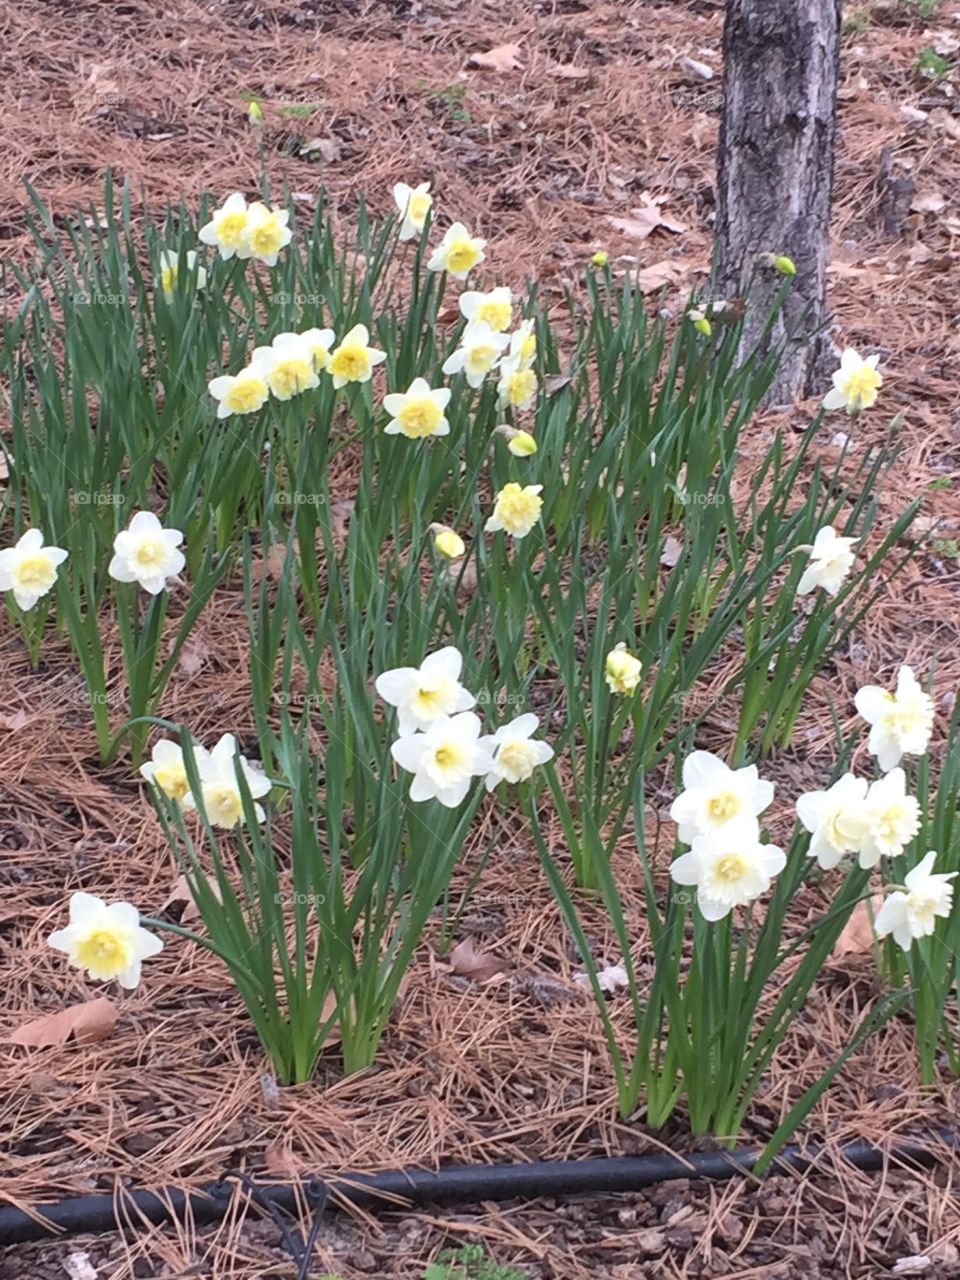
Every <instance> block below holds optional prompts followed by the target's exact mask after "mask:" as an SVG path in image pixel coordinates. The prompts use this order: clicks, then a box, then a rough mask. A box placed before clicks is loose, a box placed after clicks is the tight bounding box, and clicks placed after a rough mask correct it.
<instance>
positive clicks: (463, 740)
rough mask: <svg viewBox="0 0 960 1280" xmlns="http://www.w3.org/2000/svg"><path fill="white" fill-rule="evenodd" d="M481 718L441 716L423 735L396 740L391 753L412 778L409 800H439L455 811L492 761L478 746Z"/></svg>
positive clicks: (486, 752) (489, 768)
mask: <svg viewBox="0 0 960 1280" xmlns="http://www.w3.org/2000/svg"><path fill="white" fill-rule="evenodd" d="M481 728H482V725H481V723H480V717H479V716H476V715H474V713H473V712H472V711H462V712H461V713H460V714H459V715H455V716H441V717H440V718H439V719H437V720H434V722H433V723H432V724H431V725H430V728H429V729H427V731H426V732H425V733H411V734H409V735H407V736H406V737H403V738H398V739H397V740H396V742H394V743H393V745H392V746H391V748H390V754H391V755H392V756H393V758H394V760H396V762H397V764H398V765H399V766H400V768H401V769H406V770H407V771H408V772H409V773H412V774H413V775H414V778H413V782H412V783H411V785H410V799H411V800H439V801H440V803H441V804H442V805H445V806H446V807H447V808H448V809H455V808H456V806H457V805H458V804H460V803H461V802H462V801H463V800H464V798H465V797H466V794H467V792H468V791H469V790H470V784H471V782H472V781H473V779H474V778H475V777H477V776H478V775H479V774H485V773H489V772H490V770H491V768H492V767H493V759H492V757H491V755H490V753H489V751H488V750H487V748H486V747H483V746H481V745H480V730H481Z"/></svg>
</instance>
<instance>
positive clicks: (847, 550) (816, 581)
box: [797, 524, 859, 596]
mask: <svg viewBox="0 0 960 1280" xmlns="http://www.w3.org/2000/svg"><path fill="white" fill-rule="evenodd" d="M858 542H859V538H845V537H842V536H841V535H840V534H838V533H837V532H836V530H835V529H834V528H833V526H832V525H829V524H828V525H824V527H823V528H822V529H820V530H819V532H818V533H817V536H816V537H815V538H814V540H813V546H812V547H800V548H798V550H801V551H808V552H809V553H810V560H809V562H808V564H807V567H806V568H805V569H804V571H803V574H802V576H801V578H800V581H799V582H798V583H797V595H798V596H803V595H806V594H807V593H808V592H810V591H815V590H816V589H817V587H822V588H823V589H824V591H825V592H826V593H827V595H829V596H835V595H836V594H837V592H838V591H839V590H840V588H841V587H842V586H843V584H844V582H845V581H846V579H847V575H848V574H849V572H850V570H851V569H852V568H853V562H854V560H855V559H856V552H855V551H854V550H853V548H854V547H855V546H856V545H857V543H858Z"/></svg>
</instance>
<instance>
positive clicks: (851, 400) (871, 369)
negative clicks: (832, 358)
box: [823, 347, 883, 413]
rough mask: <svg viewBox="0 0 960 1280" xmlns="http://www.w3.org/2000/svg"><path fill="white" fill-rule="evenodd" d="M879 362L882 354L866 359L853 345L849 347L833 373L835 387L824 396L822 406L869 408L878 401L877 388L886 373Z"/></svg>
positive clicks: (848, 409) (854, 409)
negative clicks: (883, 372) (880, 368)
mask: <svg viewBox="0 0 960 1280" xmlns="http://www.w3.org/2000/svg"><path fill="white" fill-rule="evenodd" d="M879 363H880V357H879V356H868V357H867V358H866V360H864V359H863V357H862V356H859V355H858V354H857V353H856V351H854V349H853V348H852V347H847V349H846V350H845V351H844V353H843V355H842V356H841V357H840V368H839V369H838V370H837V372H836V373H835V374H834V375H833V389H832V390H831V391H828V392H827V394H826V396H824V400H823V407H824V408H825V409H846V410H847V412H848V413H859V412H860V411H861V409H869V408H870V406H871V405H873V404H875V403H876V400H877V392H878V390H879V389H880V387H881V386H882V385H883V376H882V375H881V374H880V373H879V372H878V370H877V365H878V364H879Z"/></svg>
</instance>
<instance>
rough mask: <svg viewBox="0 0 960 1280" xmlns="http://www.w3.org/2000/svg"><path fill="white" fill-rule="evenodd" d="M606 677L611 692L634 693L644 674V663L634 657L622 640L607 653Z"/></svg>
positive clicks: (604, 668) (604, 669)
mask: <svg viewBox="0 0 960 1280" xmlns="http://www.w3.org/2000/svg"><path fill="white" fill-rule="evenodd" d="M603 671H604V679H605V680H606V682H607V688H608V689H609V690H610V692H611V693H634V692H635V690H636V689H637V686H638V685H639V684H640V677H641V675H642V674H643V663H642V662H641V661H640V659H639V658H637V657H634V655H633V654H632V653H630V652H629V651H628V649H627V646H626V644H624V642H623V641H622V640H621V641H620V643H619V644H618V645H614V647H613V648H612V649H611V650H610V652H609V653H608V654H607V660H606V662H605V663H604V667H603Z"/></svg>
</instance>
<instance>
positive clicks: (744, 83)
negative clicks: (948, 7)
mask: <svg viewBox="0 0 960 1280" xmlns="http://www.w3.org/2000/svg"><path fill="white" fill-rule="evenodd" d="M839 51H840V0H727V12H726V22H725V25H724V32H723V54H724V93H723V116H722V120H721V125H720V150H719V159H718V183H717V187H718V195H717V223H716V241H715V249H714V254H715V265H716V276H717V283H718V288H719V289H720V290H721V291H722V296H724V297H727V298H730V297H732V296H734V295H735V294H736V293H738V292H739V291H740V290H742V289H743V287H744V286H745V284H746V282H747V280H748V279H749V277H750V275H751V273H752V272H756V276H755V282H754V292H753V294H752V296H751V299H750V309H749V311H748V313H747V315H748V318H747V327H746V331H745V345H746V344H750V345H752V344H753V343H755V342H756V341H757V339H758V338H759V336H760V332H761V330H762V328H763V325H764V323H765V320H766V317H767V314H768V312H769V308H770V306H771V304H772V302H773V299H774V296H775V295H776V293H777V291H778V290H779V289H780V288H781V287H782V285H783V281H784V278H783V276H782V275H780V274H779V273H778V272H777V271H776V270H775V269H771V268H770V267H764V266H761V267H760V269H759V270H757V263H758V257H759V255H762V254H764V253H772V254H776V255H781V254H782V255H785V256H787V257H789V258H790V259H792V261H793V262H794V263H795V265H796V269H797V274H796V278H795V279H794V281H793V288H792V289H791V291H790V295H789V297H788V299H787V303H786V306H785V307H784V309H783V311H782V313H781V320H780V322H779V323H778V325H777V327H776V330H775V332H774V333H773V335H772V339H771V341H772V344H773V345H777V344H778V343H780V342H782V340H783V338H784V336H785V335H786V334H787V333H790V334H792V335H793V338H792V340H791V341H790V343H789V345H788V347H787V350H786V353H785V355H784V359H783V363H782V364H781V366H780V368H779V370H778V372H777V374H776V377H775V378H774V382H773V385H772V386H771V388H770V394H769V397H768V399H769V400H770V401H771V402H774V403H778V404H789V403H793V401H794V400H796V398H797V397H798V396H802V395H808V394H811V393H813V392H814V391H819V390H820V389H821V385H822V380H823V369H824V365H825V363H826V362H825V359H824V357H825V356H826V357H828V358H829V353H830V351H831V347H832V344H831V342H830V337H829V331H828V327H827V323H828V320H829V317H828V315H827V310H826V266H827V242H828V233H829V228H830V197H831V190H832V186H833V151H834V135H835V130H836V110H837V72H838V63H839ZM805 312H806V314H804V313H805ZM827 362H828V361H827Z"/></svg>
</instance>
